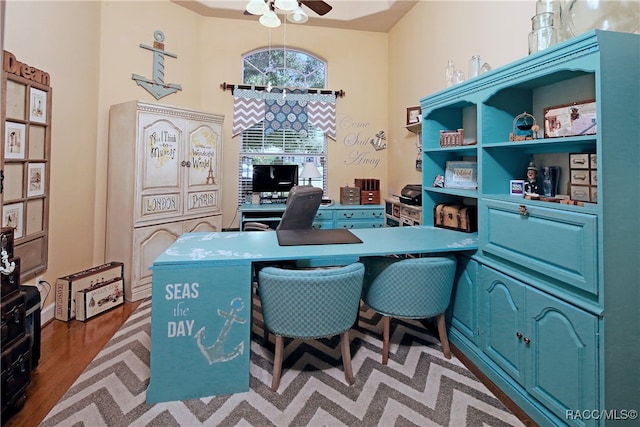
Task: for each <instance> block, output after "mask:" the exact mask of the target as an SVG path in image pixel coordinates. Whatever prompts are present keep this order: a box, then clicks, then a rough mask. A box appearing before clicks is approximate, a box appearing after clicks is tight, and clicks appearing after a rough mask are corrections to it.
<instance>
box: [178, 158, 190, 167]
mask: <svg viewBox="0 0 640 427" xmlns="http://www.w3.org/2000/svg"><path fill="white" fill-rule="evenodd" d="M180 164H181V165H182V166H186V167H188V168H190V167H191V162H190V161H188V160H183V161H182V163H180Z"/></svg>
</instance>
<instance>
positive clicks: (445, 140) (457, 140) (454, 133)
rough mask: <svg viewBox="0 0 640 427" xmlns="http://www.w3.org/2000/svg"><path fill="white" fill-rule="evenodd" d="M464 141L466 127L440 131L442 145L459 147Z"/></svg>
mask: <svg viewBox="0 0 640 427" xmlns="http://www.w3.org/2000/svg"><path fill="white" fill-rule="evenodd" d="M463 142H464V129H458V130H441V131H440V147H457V146H459V145H462V144H463Z"/></svg>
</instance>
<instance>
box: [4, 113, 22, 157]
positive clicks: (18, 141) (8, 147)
mask: <svg viewBox="0 0 640 427" xmlns="http://www.w3.org/2000/svg"><path fill="white" fill-rule="evenodd" d="M26 132H27V128H26V126H25V124H24V123H16V122H9V121H7V122H5V124H4V158H5V159H24V153H25V147H26V145H27V141H26V137H27V133H26Z"/></svg>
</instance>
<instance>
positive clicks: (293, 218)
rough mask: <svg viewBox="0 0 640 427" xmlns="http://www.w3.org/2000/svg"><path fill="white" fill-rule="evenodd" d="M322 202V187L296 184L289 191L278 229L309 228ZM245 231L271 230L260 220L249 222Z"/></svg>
mask: <svg viewBox="0 0 640 427" xmlns="http://www.w3.org/2000/svg"><path fill="white" fill-rule="evenodd" d="M320 202H322V188H318V187H314V186H312V185H296V186H294V187H293V188H291V191H289V196H287V204H286V207H285V209H284V213H283V214H282V218H281V219H280V223H279V224H278V226H277V227H276V230H308V229H310V228H311V227H312V225H313V220H314V218H315V217H316V213H317V212H318V208H319V207H320ZM243 230H245V231H250V230H253V231H266V230H271V228H269V226H268V225H266V224H262V223H260V222H247V223H246V224H245V225H244V227H243Z"/></svg>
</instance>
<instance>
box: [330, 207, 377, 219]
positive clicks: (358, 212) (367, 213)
mask: <svg viewBox="0 0 640 427" xmlns="http://www.w3.org/2000/svg"><path fill="white" fill-rule="evenodd" d="M383 218H384V208H383V207H380V209H341V210H339V211H336V220H337V221H341V220H347V219H348V220H360V219H383Z"/></svg>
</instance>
